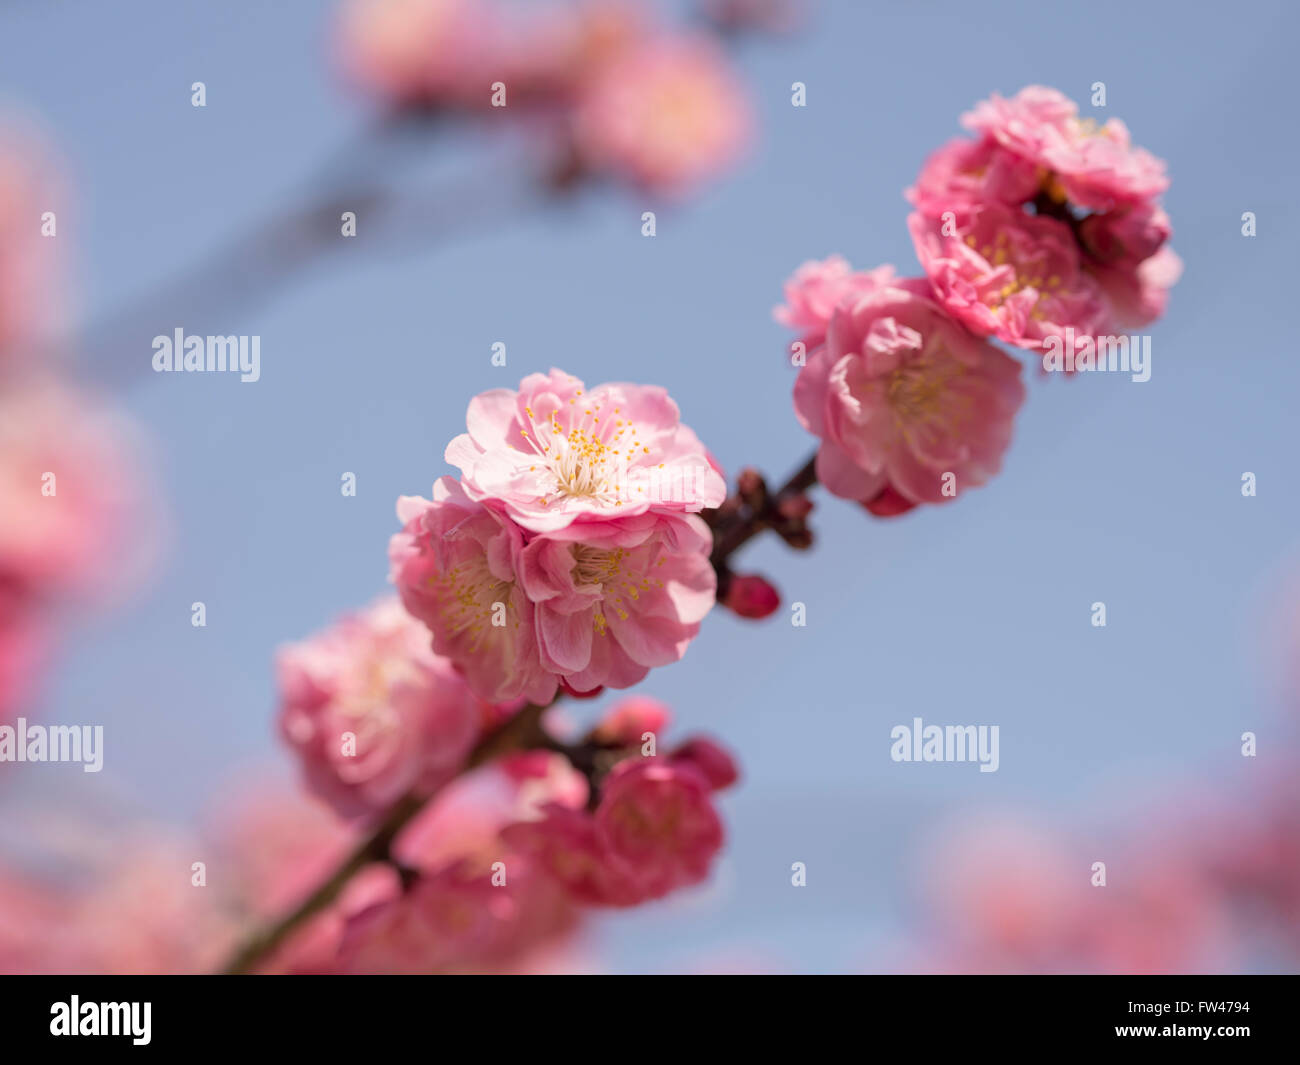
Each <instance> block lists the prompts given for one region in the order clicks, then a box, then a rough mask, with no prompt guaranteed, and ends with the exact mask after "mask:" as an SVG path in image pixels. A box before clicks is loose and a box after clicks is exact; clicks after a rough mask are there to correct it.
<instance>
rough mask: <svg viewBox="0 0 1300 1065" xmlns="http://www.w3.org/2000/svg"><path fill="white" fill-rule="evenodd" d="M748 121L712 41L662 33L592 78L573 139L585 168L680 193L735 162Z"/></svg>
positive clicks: (745, 101) (743, 100)
mask: <svg viewBox="0 0 1300 1065" xmlns="http://www.w3.org/2000/svg"><path fill="white" fill-rule="evenodd" d="M753 125H754V118H753V114H752V112H751V108H750V103H749V98H748V95H747V93H746V91H745V88H744V86H743V85H742V84H741V83H740V81H739V79H738V78H737V76H736V74H735V72H734V71H733V70H732V68H731V65H730V63H729V62H728V61H727V59H726V57H725V55H723V53H722V52H720V51H719V50H718V48H717V47H716V46H714V45H713V44H712V43H711V42H710V41H709V40H707V39H706V38H702V37H687V36H677V37H663V36H661V37H658V38H653V39H650V40H647V41H645V42H644V43H642V44H640V45H639V46H637V47H635V48H632V49H630V50H628V51H626V52H624V53H620V54H619V55H617V56H616V57H615V58H614V59H613V60H612V61H611V62H610V63H608V64H607V65H606V67H605V68H604V69H603V70H601V71H599V72H598V73H596V74H595V75H593V76H592V77H591V79H590V81H589V82H588V83H587V85H586V87H585V90H584V94H583V97H582V99H581V101H580V102H579V104H578V108H577V113H576V116H575V139H576V144H577V149H578V154H579V156H580V158H581V159H582V161H583V163H584V164H585V166H586V167H587V168H588V169H590V170H592V171H594V172H596V173H610V174H612V175H615V176H618V177H621V178H623V179H625V180H628V181H630V182H632V183H633V184H635V185H638V186H640V187H642V188H644V189H647V190H649V191H652V192H659V193H662V194H665V195H669V196H680V195H683V194H685V193H687V192H691V191H693V190H694V189H695V188H696V187H697V186H698V185H699V184H700V183H701V182H703V181H705V180H706V179H708V178H712V177H714V176H716V175H717V174H719V173H720V172H722V171H723V170H725V169H727V168H728V167H730V166H731V165H732V164H733V163H734V162H736V160H737V159H738V158H739V157H740V155H741V154H742V153H743V152H744V150H745V149H746V147H747V146H748V144H749V141H750V138H751V135H752V130H753Z"/></svg>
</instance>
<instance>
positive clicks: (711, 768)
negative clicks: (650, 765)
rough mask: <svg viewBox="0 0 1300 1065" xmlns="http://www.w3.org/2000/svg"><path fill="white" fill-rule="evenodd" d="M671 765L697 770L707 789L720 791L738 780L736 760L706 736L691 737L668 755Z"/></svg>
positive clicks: (738, 772)
mask: <svg viewBox="0 0 1300 1065" xmlns="http://www.w3.org/2000/svg"><path fill="white" fill-rule="evenodd" d="M668 758H669V761H670V762H671V763H672V764H673V765H689V766H691V767H693V768H694V769H695V770H697V771H698V772H699V773H700V774H701V775H702V776H703V777H704V779H705V780H707V781H708V782H709V787H711V788H712V789H713V790H714V791H722V790H723V789H725V788H729V787H731V786H732V785H733V784H735V783H736V781H738V780H739V779H740V769H739V767H737V765H736V760H735V759H734V758H732V757H731V754H730V753H729V752H728V751H727V750H726V748H724V747H723V746H722V745H721V744H719V743H715V742H714V741H713V740H711V739H709V738H708V737H707V736H692V737H691V738H690V739H688V740H687V741H686V742H685V743H682V744H681V745H680V746H678V747H676V748H674V749H673V750H672V752H671V753H670V754H669V755H668Z"/></svg>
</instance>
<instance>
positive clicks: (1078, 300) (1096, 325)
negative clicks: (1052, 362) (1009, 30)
mask: <svg viewBox="0 0 1300 1065" xmlns="http://www.w3.org/2000/svg"><path fill="white" fill-rule="evenodd" d="M963 123H964V124H965V126H966V127H967V128H968V129H970V130H972V131H973V132H974V133H975V134H976V135H977V136H976V138H975V139H974V140H966V139H958V140H954V141H951V142H949V143H948V144H946V145H945V146H944V147H942V148H941V149H939V150H938V151H937V152H936V153H935V154H934V155H933V156H931V157H930V159H929V160H928V161H927V162H926V164H925V167H924V169H923V170H922V171H921V175H920V177H919V178H918V179H917V183H916V186H915V187H914V188H912V189H910V190H909V191H908V198H909V199H910V200H911V202H912V204H913V205H914V206H915V208H916V210H915V211H914V212H913V214H912V216H911V218H910V219H909V220H908V226H909V228H910V230H911V233H912V238H913V241H914V242H915V244H916V250H917V255H918V256H919V257H920V259H921V265H922V266H923V267H924V269H925V273H926V276H927V277H928V278H929V279H930V282H931V284H932V285H933V286H934V290H935V295H936V297H937V298H938V299H939V301H940V302H941V303H942V304H943V305H944V307H945V308H946V309H947V310H948V312H949V313H950V314H952V315H953V316H954V317H956V318H957V319H959V320H960V321H962V322H963V323H964V324H965V325H966V326H967V327H968V328H969V329H971V330H972V331H973V332H975V333H976V334H977V335H979V336H995V337H997V338H998V339H1000V340H1003V341H1006V342H1007V343H1009V344H1014V345H1016V346H1018V347H1024V348H1038V347H1040V346H1041V345H1042V343H1043V341H1044V340H1045V339H1046V338H1048V337H1060V336H1062V335H1064V333H1065V330H1066V329H1072V330H1073V331H1074V333H1075V335H1076V336H1079V337H1083V336H1098V335H1111V334H1114V333H1116V332H1119V331H1120V330H1121V329H1123V328H1126V327H1133V326H1141V325H1146V324H1148V323H1150V322H1152V321H1154V320H1155V319H1156V318H1158V317H1159V316H1160V315H1161V314H1162V313H1163V312H1164V308H1165V304H1166V302H1167V299H1168V292H1169V289H1170V288H1171V287H1172V285H1173V284H1174V282H1175V281H1177V279H1178V275H1179V273H1180V271H1181V264H1180V262H1179V259H1178V257H1177V256H1176V255H1175V254H1174V252H1173V251H1172V250H1171V249H1170V248H1168V247H1167V243H1166V242H1167V241H1168V239H1169V236H1170V233H1171V227H1170V224H1169V217H1168V215H1166V214H1165V212H1164V210H1163V209H1162V208H1161V206H1160V195H1161V194H1162V193H1163V192H1164V191H1165V189H1166V188H1167V187H1168V185H1169V181H1168V179H1167V178H1166V177H1165V168H1164V164H1163V163H1162V162H1161V161H1160V160H1159V159H1157V158H1155V157H1154V156H1153V155H1151V154H1150V153H1149V152H1147V151H1145V150H1144V149H1142V148H1138V147H1135V146H1134V145H1133V144H1132V143H1131V141H1130V138H1129V133H1128V129H1127V127H1125V125H1124V123H1123V122H1121V121H1120V120H1119V119H1116V118H1112V119H1109V120H1107V121H1106V122H1105V123H1103V124H1098V123H1097V122H1096V121H1095V120H1094V119H1091V118H1080V117H1079V115H1078V108H1077V107H1076V106H1075V103H1074V101H1073V100H1070V99H1069V98H1068V97H1066V96H1063V95H1062V94H1061V93H1059V92H1057V91H1056V90H1055V89H1048V88H1044V87H1042V86H1039V85H1031V86H1029V87H1028V88H1025V89H1022V90H1021V91H1020V92H1019V93H1017V94H1016V95H1015V96H1013V97H1011V98H1010V99H1003V98H1002V97H1000V96H997V95H994V96H993V97H992V98H990V99H989V100H985V101H983V102H982V103H980V104H979V105H977V106H976V108H975V109H974V110H973V111H971V112H970V113H969V114H967V115H965V116H964V117H963Z"/></svg>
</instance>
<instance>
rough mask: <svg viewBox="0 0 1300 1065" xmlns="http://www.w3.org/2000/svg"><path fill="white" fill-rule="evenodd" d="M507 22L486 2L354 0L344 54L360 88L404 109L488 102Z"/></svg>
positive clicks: (344, 14)
mask: <svg viewBox="0 0 1300 1065" xmlns="http://www.w3.org/2000/svg"><path fill="white" fill-rule="evenodd" d="M499 22H500V19H499V13H498V12H497V10H496V5H495V4H492V3H488V2H485V0H348V2H347V3H345V4H344V5H343V8H342V10H341V12H340V15H339V20H338V25H337V29H336V49H337V52H338V56H339V61H340V64H341V65H342V67H343V70H344V72H345V73H346V75H347V76H348V77H349V78H351V79H352V81H353V82H355V83H356V84H357V85H358V86H360V87H361V88H363V89H367V90H369V91H371V92H374V93H376V94H377V95H380V96H382V97H385V98H387V99H390V100H392V101H394V102H396V103H398V104H418V105H425V106H432V105H447V104H452V105H457V106H459V105H462V104H464V103H465V102H467V101H468V100H469V99H470V97H471V94H472V93H474V92H476V91H478V92H480V94H481V98H482V100H483V101H484V102H485V103H486V101H487V99H488V95H487V94H488V87H489V85H490V84H491V82H492V81H493V80H495V79H494V78H493V77H491V76H490V75H491V74H492V72H493V70H494V69H495V67H494V61H495V59H496V58H497V54H498V49H499V47H500V45H499V41H500V33H501V30H500V25H499Z"/></svg>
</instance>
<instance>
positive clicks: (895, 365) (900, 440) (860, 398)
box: [794, 281, 1025, 503]
mask: <svg viewBox="0 0 1300 1065" xmlns="http://www.w3.org/2000/svg"><path fill="white" fill-rule="evenodd" d="M1024 395H1025V392H1024V386H1023V384H1022V383H1021V381H1020V366H1019V364H1018V363H1017V362H1016V361H1015V360H1014V359H1011V358H1009V357H1008V356H1006V355H1004V354H1003V353H1002V352H1000V351H998V350H997V349H996V348H994V347H992V346H991V345H989V344H987V343H984V342H981V341H980V340H977V339H976V338H975V337H973V336H972V335H971V334H970V333H968V332H967V331H966V330H965V329H963V328H962V327H961V326H960V325H959V324H957V323H956V322H954V321H953V320H952V319H951V318H949V317H948V316H947V315H945V314H944V313H943V312H942V310H940V308H939V307H938V306H937V305H936V304H935V302H934V301H933V300H932V299H931V298H930V296H929V289H928V286H927V285H926V284H925V282H923V281H900V282H898V283H897V284H895V285H890V286H888V287H883V288H881V289H879V290H878V291H876V292H873V293H872V294H870V295H867V296H864V297H863V298H861V299H859V300H858V301H856V302H854V303H852V304H851V305H845V306H842V307H841V308H840V309H839V310H838V311H837V312H836V314H835V317H834V318H833V319H832V321H831V326H830V332H829V333H828V335H827V338H826V343H825V345H824V346H823V347H821V348H818V349H816V350H815V351H814V352H813V353H812V355H811V356H810V357H809V360H808V363H807V365H806V366H804V368H803V369H802V370H801V371H800V373H799V377H798V379H797V380H796V382H795V389H794V403H795V411H796V413H797V414H798V416H799V420H800V422H801V423H802V424H803V426H804V427H805V428H806V429H808V431H809V432H811V433H813V434H814V435H816V436H818V437H820V438H821V441H822V446H821V448H820V450H819V451H818V453H817V475H818V478H819V479H820V480H821V482H822V483H823V484H824V485H826V487H827V489H828V490H829V491H831V492H832V493H833V494H835V495H838V496H840V497H842V498H845V499H856V500H860V501H863V502H867V501H870V500H872V499H874V498H875V497H876V496H878V495H879V494H880V493H881V491H882V490H884V489H885V488H886V487H887V486H891V487H892V488H894V489H895V490H896V491H897V492H898V493H900V494H901V495H903V496H904V497H906V498H907V499H909V500H911V501H912V502H927V503H938V502H942V501H944V500H945V499H947V498H948V497H949V495H951V494H952V493H953V492H961V491H964V490H965V489H967V488H970V487H973V486H976V485H980V484H983V483H984V482H985V481H987V480H988V479H989V478H990V477H992V476H993V475H994V474H995V473H997V471H998V469H999V468H1000V467H1001V463H1002V455H1003V452H1004V451H1005V450H1006V448H1007V445H1008V444H1009V443H1010V440H1011V428H1012V420H1013V418H1014V416H1015V413H1016V410H1017V409H1018V408H1019V406H1020V404H1021V402H1022V401H1023V400H1024ZM945 474H952V475H953V480H952V482H950V492H949V493H945V491H944V488H945Z"/></svg>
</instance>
